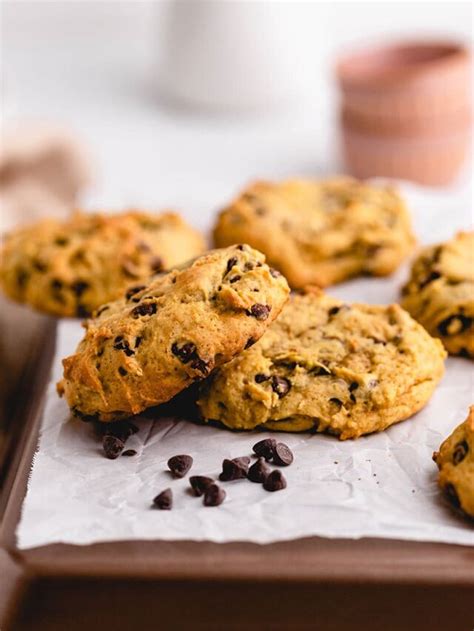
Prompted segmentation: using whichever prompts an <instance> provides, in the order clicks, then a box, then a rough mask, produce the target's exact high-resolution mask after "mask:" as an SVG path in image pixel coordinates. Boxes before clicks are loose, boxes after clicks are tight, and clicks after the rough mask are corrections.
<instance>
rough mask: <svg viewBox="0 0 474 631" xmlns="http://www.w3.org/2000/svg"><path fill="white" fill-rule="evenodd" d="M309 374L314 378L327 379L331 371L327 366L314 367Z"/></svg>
mask: <svg viewBox="0 0 474 631" xmlns="http://www.w3.org/2000/svg"><path fill="white" fill-rule="evenodd" d="M310 373H311V374H312V375H315V376H316V377H327V376H328V375H330V374H331V371H330V370H329V368H328V367H327V366H316V367H315V368H313V369H312V370H311V371H310Z"/></svg>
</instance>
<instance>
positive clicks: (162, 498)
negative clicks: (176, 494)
mask: <svg viewBox="0 0 474 631" xmlns="http://www.w3.org/2000/svg"><path fill="white" fill-rule="evenodd" d="M153 505H154V506H155V507H156V508H158V509H159V510H171V509H172V508H173V491H172V490H171V489H165V490H164V491H161V493H159V494H158V495H157V496H156V497H155V498H154V500H153Z"/></svg>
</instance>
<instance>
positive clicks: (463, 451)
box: [453, 440, 469, 464]
mask: <svg viewBox="0 0 474 631" xmlns="http://www.w3.org/2000/svg"><path fill="white" fill-rule="evenodd" d="M468 451H469V445H468V444H467V441H465V440H462V441H461V442H460V443H458V444H457V445H456V447H455V448H454V451H453V463H454V464H459V463H460V462H462V461H463V460H464V458H465V457H466V456H467V452H468Z"/></svg>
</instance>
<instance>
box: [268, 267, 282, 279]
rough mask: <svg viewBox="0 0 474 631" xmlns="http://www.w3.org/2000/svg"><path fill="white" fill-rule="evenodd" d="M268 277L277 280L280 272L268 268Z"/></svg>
mask: <svg viewBox="0 0 474 631" xmlns="http://www.w3.org/2000/svg"><path fill="white" fill-rule="evenodd" d="M270 275H271V276H273V278H278V277H279V276H281V274H280V272H279V271H278V270H277V269H274V268H273V267H270Z"/></svg>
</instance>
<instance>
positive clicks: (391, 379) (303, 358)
mask: <svg viewBox="0 0 474 631" xmlns="http://www.w3.org/2000/svg"><path fill="white" fill-rule="evenodd" d="M445 356H446V353H445V351H444V349H443V347H442V344H441V343H440V342H439V340H435V339H433V338H431V337H430V335H429V334H428V333H427V332H426V331H425V330H424V329H423V327H422V326H420V325H419V324H418V323H417V322H415V321H414V320H413V319H412V318H411V317H410V316H409V315H408V314H407V313H406V312H405V311H403V310H402V309H401V308H400V307H399V306H398V305H389V306H375V305H364V304H354V305H346V304H344V303H343V302H341V301H339V300H336V299H334V298H331V297H329V296H326V295H324V294H323V293H322V292H320V291H318V290H312V291H308V292H307V293H305V294H304V295H297V296H295V297H294V298H293V299H292V300H291V302H289V303H288V304H287V305H286V306H285V307H284V309H283V311H282V313H281V315H280V316H279V318H278V319H277V320H276V321H275V322H274V323H273V325H272V326H271V327H270V329H269V330H268V331H267V333H266V334H265V335H264V336H263V337H262V339H261V340H260V341H259V342H258V343H257V344H255V346H253V347H252V348H251V349H249V350H247V351H245V352H244V353H242V354H241V355H240V356H239V357H236V358H235V359H234V360H233V361H232V362H230V363H229V364H227V365H225V366H223V367H221V368H220V369H219V370H218V371H216V373H215V374H214V375H213V376H212V377H211V378H210V380H209V381H208V382H206V383H204V384H203V385H202V391H201V396H200V398H199V402H198V404H199V407H200V410H201V413H202V415H203V417H204V418H205V419H207V420H213V421H219V422H220V423H223V424H224V425H226V426H228V427H231V428H235V429H253V428H255V427H264V428H265V429H273V430H280V431H293V432H298V431H308V430H311V431H316V432H328V433H331V434H334V435H337V436H339V438H340V439H342V440H344V439H347V438H357V437H358V436H361V435H362V434H367V433H370V432H377V431H381V430H383V429H386V428H387V427H389V426H390V425H392V424H393V423H397V422H398V421H402V420H404V419H406V418H408V417H410V416H412V415H413V414H415V412H417V411H418V410H420V409H421V408H422V407H423V406H424V405H425V404H426V403H427V402H428V400H429V398H430V397H431V395H432V393H433V391H434V389H435V387H436V385H437V383H438V382H439V380H440V379H441V377H442V375H443V372H444V359H445Z"/></svg>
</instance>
